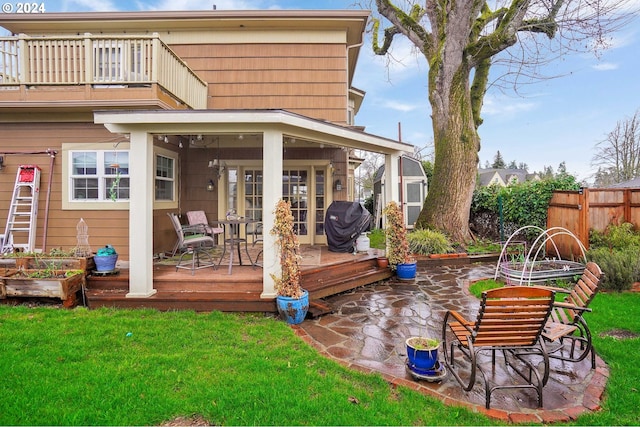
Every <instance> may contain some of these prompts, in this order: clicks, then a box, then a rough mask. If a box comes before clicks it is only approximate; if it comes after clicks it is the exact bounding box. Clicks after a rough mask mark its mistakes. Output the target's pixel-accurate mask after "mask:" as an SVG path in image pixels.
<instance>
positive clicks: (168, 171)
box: [155, 154, 176, 201]
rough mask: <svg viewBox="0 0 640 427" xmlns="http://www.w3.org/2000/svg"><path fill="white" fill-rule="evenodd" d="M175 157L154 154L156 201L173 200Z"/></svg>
mask: <svg viewBox="0 0 640 427" xmlns="http://www.w3.org/2000/svg"><path fill="white" fill-rule="evenodd" d="M175 164H176V161H175V159H173V158H171V157H167V156H163V155H161V154H157V155H156V179H155V197H156V201H173V200H174V194H175V190H174V189H175V176H176V174H175Z"/></svg>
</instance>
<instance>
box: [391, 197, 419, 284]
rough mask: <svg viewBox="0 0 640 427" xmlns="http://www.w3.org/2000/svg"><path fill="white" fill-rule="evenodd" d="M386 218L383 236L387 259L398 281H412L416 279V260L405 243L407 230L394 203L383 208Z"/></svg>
mask: <svg viewBox="0 0 640 427" xmlns="http://www.w3.org/2000/svg"><path fill="white" fill-rule="evenodd" d="M384 214H385V216H386V219H387V221H386V223H385V236H386V239H387V251H386V252H387V258H389V264H390V265H391V268H392V269H393V270H395V271H396V274H397V276H398V279H400V280H413V279H415V277H416V260H415V259H414V258H413V257H412V256H411V251H410V250H409V243H408V241H407V228H406V227H405V225H404V217H403V215H402V209H400V206H398V204H397V203H396V202H394V201H391V202H389V203H387V206H385V208H384Z"/></svg>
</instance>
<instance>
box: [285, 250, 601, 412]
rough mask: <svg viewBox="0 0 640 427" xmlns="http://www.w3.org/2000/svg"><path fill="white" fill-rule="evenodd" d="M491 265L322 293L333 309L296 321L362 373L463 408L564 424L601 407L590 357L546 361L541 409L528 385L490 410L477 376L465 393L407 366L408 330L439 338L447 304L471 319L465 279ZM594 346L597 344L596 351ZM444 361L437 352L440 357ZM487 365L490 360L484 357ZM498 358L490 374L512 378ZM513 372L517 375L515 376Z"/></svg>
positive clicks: (472, 304)
mask: <svg viewBox="0 0 640 427" xmlns="http://www.w3.org/2000/svg"><path fill="white" fill-rule="evenodd" d="M494 272H495V264H493V265H492V264H486V263H485V264H469V265H461V266H435V267H434V266H427V267H420V268H419V271H418V276H417V278H416V280H415V282H414V281H411V282H402V281H398V280H394V279H392V280H388V281H385V282H380V283H378V284H372V285H368V286H363V287H360V288H357V289H354V290H352V291H349V292H345V293H342V294H339V295H334V296H332V297H328V298H326V299H324V301H325V302H326V303H328V304H329V305H330V306H331V307H332V308H333V312H332V313H330V314H326V315H324V316H321V317H319V318H317V319H307V320H305V321H304V322H303V323H302V324H300V325H298V326H296V327H294V328H295V329H296V331H297V333H298V334H299V335H300V336H301V337H303V338H304V339H305V340H306V341H307V342H309V343H310V344H311V345H313V346H315V347H316V348H317V349H318V350H319V351H320V352H322V353H323V354H325V355H326V356H328V357H331V358H333V359H335V360H337V361H339V362H340V363H342V364H344V365H346V366H349V367H351V368H354V369H359V370H362V371H365V372H378V373H380V374H381V375H382V376H383V377H384V378H385V379H387V380H388V381H389V382H390V383H392V384H395V385H403V386H407V387H410V388H413V389H415V390H418V391H420V392H422V393H424V394H427V395H430V396H434V397H436V398H438V399H440V400H442V401H443V402H444V403H445V404H447V405H454V406H465V407H468V408H470V409H471V410H473V411H478V412H483V413H485V414H486V415H488V416H490V417H493V418H497V419H501V420H505V421H509V422H521V423H539V422H542V423H552V422H566V421H569V420H572V419H575V418H576V417H577V416H578V415H580V414H582V413H584V412H586V411H595V410H598V409H599V408H600V403H601V399H602V397H603V393H604V388H605V385H606V381H607V378H608V375H609V371H608V368H607V366H606V364H605V363H604V362H603V361H602V360H601V359H600V358H599V357H597V358H596V362H597V366H596V369H591V366H590V361H589V360H584V361H582V362H579V363H570V362H562V361H559V360H556V359H551V376H550V379H549V382H548V383H547V385H546V386H545V387H544V390H543V403H544V405H543V408H542V409H538V408H537V400H536V395H535V393H534V392H533V391H532V390H523V389H509V390H498V391H496V392H494V394H493V395H492V400H491V409H490V410H487V409H485V395H484V387H483V382H482V379H481V376H479V378H480V379H479V380H478V381H477V383H476V386H475V387H474V388H473V389H472V390H471V391H470V392H464V391H463V390H462V388H461V387H460V385H459V384H458V383H457V381H456V380H455V379H454V378H453V377H452V376H451V375H446V376H445V377H444V379H442V380H441V381H439V382H430V381H424V380H416V379H414V378H413V377H412V376H411V375H410V374H409V373H408V371H407V369H406V364H405V363H406V349H405V340H406V338H407V337H409V336H414V335H426V336H430V337H438V338H439V337H440V335H441V328H442V320H443V318H444V315H445V313H446V312H447V311H448V310H457V311H459V312H461V313H463V314H464V315H465V316H466V317H467V318H470V319H474V318H475V316H476V314H477V311H478V307H479V301H478V299H477V298H475V297H473V296H472V295H470V294H469V292H468V284H469V281H473V280H477V279H479V278H485V277H493V275H494ZM596 350H597V349H596ZM440 360H442V355H440ZM487 363H488V364H487V365H486V366H490V360H488V361H487ZM506 369H508V368H504V367H503V366H502V364H500V363H496V368H495V371H493V372H492V380H495V381H497V382H500V383H502V382H510V381H511V380H512V379H513V376H514V375H515V374H514V373H513V372H508V371H506ZM516 378H517V377H516Z"/></svg>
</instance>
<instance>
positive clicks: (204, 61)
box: [171, 44, 348, 124]
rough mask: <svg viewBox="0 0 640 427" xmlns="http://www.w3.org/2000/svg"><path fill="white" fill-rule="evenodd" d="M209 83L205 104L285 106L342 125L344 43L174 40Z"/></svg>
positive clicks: (213, 106)
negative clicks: (193, 42) (182, 42)
mask: <svg viewBox="0 0 640 427" xmlns="http://www.w3.org/2000/svg"><path fill="white" fill-rule="evenodd" d="M171 48H172V49H173V50H174V51H175V52H176V53H177V54H178V55H179V56H180V57H181V58H182V59H183V60H184V61H185V62H186V63H187V64H188V65H189V67H190V68H191V69H193V70H194V71H195V72H196V73H197V74H198V75H199V76H200V78H202V79H203V80H205V81H207V82H208V83H209V100H208V108H211V109H223V110H224V109H250V110H253V109H283V110H288V111H291V112H294V113H298V114H302V115H305V116H307V117H311V118H315V119H320V120H328V121H331V122H334V123H339V124H345V123H346V120H347V106H348V102H347V101H348V91H347V88H348V82H347V69H346V66H347V60H346V47H345V46H344V45H342V44H330V45H320V44H273V45H270V44H238V45H218V44H202V45H172V46H171Z"/></svg>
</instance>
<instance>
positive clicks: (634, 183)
mask: <svg viewBox="0 0 640 427" xmlns="http://www.w3.org/2000/svg"><path fill="white" fill-rule="evenodd" d="M609 188H640V176H639V177H637V178H633V179H631V180H629V181H625V182H618V183H617V184H611V185H610V186H609Z"/></svg>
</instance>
